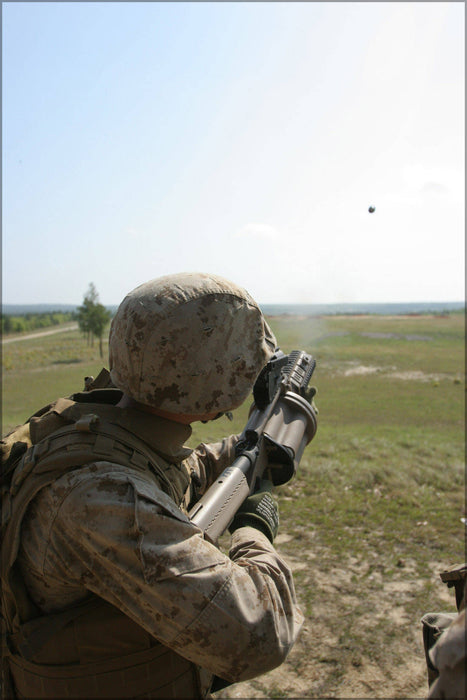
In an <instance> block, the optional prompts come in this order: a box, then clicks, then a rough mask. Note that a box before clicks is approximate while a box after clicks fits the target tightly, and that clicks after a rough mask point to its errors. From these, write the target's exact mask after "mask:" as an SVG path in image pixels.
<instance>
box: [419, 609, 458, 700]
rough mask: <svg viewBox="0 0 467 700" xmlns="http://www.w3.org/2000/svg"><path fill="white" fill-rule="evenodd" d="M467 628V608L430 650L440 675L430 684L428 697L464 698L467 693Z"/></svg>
mask: <svg viewBox="0 0 467 700" xmlns="http://www.w3.org/2000/svg"><path fill="white" fill-rule="evenodd" d="M466 646H467V628H466V617H465V609H463V610H461V611H460V613H459V615H458V616H457V617H456V618H455V620H454V621H453V622H452V623H451V624H450V625H449V627H448V628H447V629H446V630H445V631H444V632H443V634H442V635H441V636H440V638H439V639H438V641H437V642H436V644H435V646H434V647H433V648H432V649H431V650H430V659H431V661H432V663H433V665H434V666H435V668H436V669H437V671H438V673H439V676H438V678H437V679H436V680H435V682H434V683H433V684H432V685H431V686H430V692H429V695H428V698H430V700H435V699H436V700H438V699H439V700H441V698H463V699H465V697H466V695H467V672H466V666H467V651H466Z"/></svg>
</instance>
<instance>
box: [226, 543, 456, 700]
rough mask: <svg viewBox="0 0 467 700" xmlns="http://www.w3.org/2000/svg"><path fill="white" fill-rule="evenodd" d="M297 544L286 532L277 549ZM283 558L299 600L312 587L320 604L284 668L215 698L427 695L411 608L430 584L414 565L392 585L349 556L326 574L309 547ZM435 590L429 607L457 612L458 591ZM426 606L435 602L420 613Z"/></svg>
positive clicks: (366, 563)
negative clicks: (436, 595)
mask: <svg viewBox="0 0 467 700" xmlns="http://www.w3.org/2000/svg"><path fill="white" fill-rule="evenodd" d="M291 539H292V538H290V537H289V536H288V535H285V534H282V535H281V536H280V542H279V543H278V544H279V545H281V546H282V545H285V546H286V547H287V546H288V544H289V542H290V540H291ZM279 549H280V546H279ZM310 555H311V556H310ZM285 556H286V559H287V561H288V562H289V564H290V565H291V568H292V569H293V570H294V574H295V577H296V579H298V576H297V574H298V575H299V576H300V575H301V577H302V578H301V584H302V585H301V586H300V582H298V581H297V594H298V597H299V599H300V591H301V590H304V589H305V588H308V587H311V588H312V589H313V590H314V591H315V592H317V597H318V599H319V600H320V603H319V604H315V605H312V611H311V613H309V614H308V615H307V618H306V620H305V624H304V626H303V628H302V631H301V634H300V636H299V639H298V641H297V643H296V644H295V646H294V648H293V649H292V651H291V653H290V654H289V656H288V658H287V659H286V661H285V662H284V664H282V666H280V667H279V668H277V669H274V670H273V671H271V672H269V673H267V674H265V675H263V676H260V677H259V678H256V679H253V680H251V681H246V682H244V683H237V684H235V685H233V686H230V687H229V688H225V689H224V690H223V691H220V692H218V693H216V694H215V695H214V697H215V698H273V697H293V698H324V697H326V698H424V697H426V695H427V692H428V685H427V678H426V667H425V656H424V649H423V640H422V629H421V624H420V617H421V614H418V613H415V614H414V612H413V607H411V603H413V600H414V597H415V596H416V595H417V594H419V593H420V591H421V590H423V586H424V584H425V583H426V582H425V581H423V580H421V579H420V578H419V577H417V575H416V573H415V569H416V564H415V562H411V561H410V560H409V559H407V560H405V561H404V563H403V567H402V568H401V569H400V571H398V572H397V573H396V574H395V575H394V574H393V575H392V576H391V577H390V578H388V580H386V578H387V577H386V576H385V574H384V572H383V571H380V570H377V569H375V568H374V563H373V561H369V560H365V559H363V558H361V557H356V556H352V555H349V556H348V559H347V560H346V561H345V562H341V563H340V564H341V565H340V566H333V567H332V568H331V569H327V567H326V566H323V564H322V561H321V558H320V554H319V552H316V551H312V552H310V551H309V550H305V551H304V552H303V556H300V557H298V556H297V557H290V556H288V555H285ZM437 568H439V564H438V566H437ZM305 571H307V572H308V573H307V574H305V573H304V572H305ZM305 581H306V583H305ZM437 593H439V594H440V596H439V598H437V599H436V600H432V601H431V603H432V605H431V607H432V608H433V609H436V610H437V611H440V610H449V609H452V606H453V595H452V593H447V592H446V591H445V590H444V587H443V586H441V585H440V586H439V591H437ZM446 593H447V594H446ZM441 598H442V599H443V600H440V599H441ZM444 599H445V602H446V605H444V604H443V602H444ZM428 608H430V602H428V604H427V608H425V609H424V610H423V611H421V612H422V614H423V613H425V612H428ZM355 611H357V615H355ZM388 630H389V631H390V633H391V634H390V636H389V639H390V643H389V644H388V636H387V632H388ZM383 632H384V633H385V634H386V637H385V639H384V640H382V636H383Z"/></svg>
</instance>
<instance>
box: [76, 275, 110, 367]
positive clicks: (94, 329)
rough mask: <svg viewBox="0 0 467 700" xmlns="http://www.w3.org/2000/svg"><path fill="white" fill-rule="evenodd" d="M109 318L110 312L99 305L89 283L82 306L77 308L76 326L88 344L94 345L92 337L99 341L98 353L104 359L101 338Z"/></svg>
mask: <svg viewBox="0 0 467 700" xmlns="http://www.w3.org/2000/svg"><path fill="white" fill-rule="evenodd" d="M110 316H111V313H110V311H108V310H107V309H106V308H105V306H104V305H103V304H100V303H99V294H98V293H97V289H96V287H95V285H94V284H93V283H92V282H91V283H90V285H89V287H88V290H87V292H86V294H85V295H84V299H83V303H82V305H81V306H79V307H78V312H77V318H78V326H79V329H80V331H81V332H82V333H84V334H85V335H86V336H87V340H88V344H91V345H93V344H94V337H96V338H98V339H99V353H100V356H101V357H104V352H103V349H102V336H103V334H104V329H105V327H106V325H107V323H108V322H109V320H110Z"/></svg>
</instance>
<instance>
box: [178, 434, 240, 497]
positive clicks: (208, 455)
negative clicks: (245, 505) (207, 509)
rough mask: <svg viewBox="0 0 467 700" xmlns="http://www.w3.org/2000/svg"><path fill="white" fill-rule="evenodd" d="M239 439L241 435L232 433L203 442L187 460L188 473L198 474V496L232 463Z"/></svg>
mask: <svg viewBox="0 0 467 700" xmlns="http://www.w3.org/2000/svg"><path fill="white" fill-rule="evenodd" d="M239 439H240V436H239V435H231V436H230V437H227V438H224V439H223V440H221V441H220V442H214V443H211V444H208V445H206V444H205V443H203V442H202V443H201V444H199V445H198V447H196V448H195V449H194V450H193V452H192V453H191V455H190V456H189V457H188V458H187V459H186V460H185V465H186V466H187V468H188V473H192V472H194V473H195V475H196V490H197V494H196V495H197V496H202V495H203V493H204V492H205V491H206V489H207V488H209V486H210V485H211V484H212V483H213V482H214V481H215V480H216V479H217V477H218V476H219V474H220V473H221V472H223V471H224V469H226V468H227V467H228V466H229V465H230V464H232V462H233V461H234V459H235V446H236V444H237V442H238V441H239Z"/></svg>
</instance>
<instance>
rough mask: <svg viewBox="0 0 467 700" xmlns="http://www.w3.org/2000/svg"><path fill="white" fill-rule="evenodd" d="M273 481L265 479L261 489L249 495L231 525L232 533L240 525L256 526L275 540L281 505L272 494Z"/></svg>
mask: <svg viewBox="0 0 467 700" xmlns="http://www.w3.org/2000/svg"><path fill="white" fill-rule="evenodd" d="M271 491H272V482H271V481H267V480H266V479H263V480H262V481H261V482H260V485H259V489H258V490H257V491H255V493H254V494H253V495H252V496H248V498H247V499H245V501H244V502H243V503H242V505H241V506H240V508H239V509H238V510H237V512H236V514H235V517H234V519H233V520H232V522H231V524H230V526H229V532H230V533H231V534H232V532H234V531H235V530H238V528H239V527H254V528H256V529H257V530H260V531H261V532H262V533H263V534H264V535H266V537H267V538H268V539H269V540H270V541H271V542H274V538H275V536H276V535H277V530H278V528H279V507H278V505H277V503H276V502H275V500H274V499H273V497H272V496H271Z"/></svg>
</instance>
